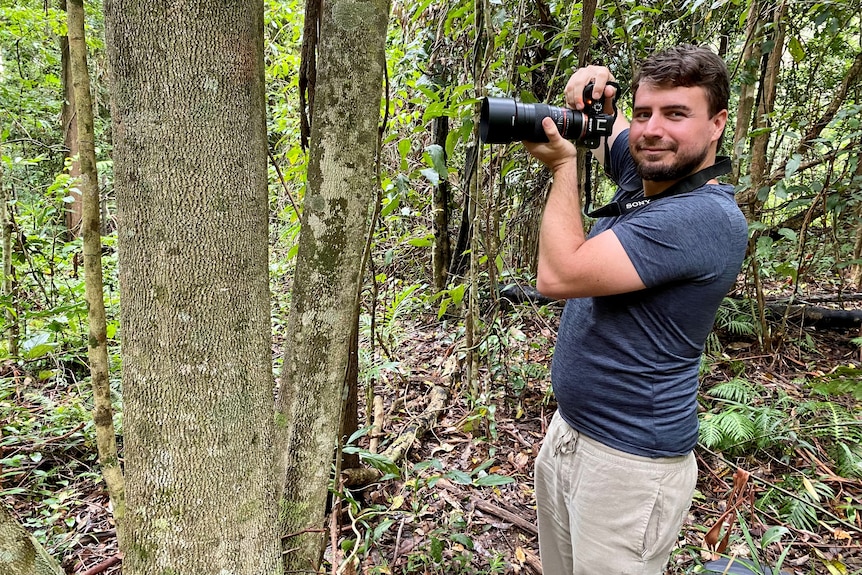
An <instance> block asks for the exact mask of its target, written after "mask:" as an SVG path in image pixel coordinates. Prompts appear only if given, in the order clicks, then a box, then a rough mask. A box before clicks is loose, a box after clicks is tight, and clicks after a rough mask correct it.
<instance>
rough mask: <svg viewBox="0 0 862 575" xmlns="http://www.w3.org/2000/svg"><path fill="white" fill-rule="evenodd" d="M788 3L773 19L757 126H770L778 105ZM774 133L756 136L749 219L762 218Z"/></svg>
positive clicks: (744, 202) (745, 205) (745, 207)
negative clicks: (768, 156)
mask: <svg viewBox="0 0 862 575" xmlns="http://www.w3.org/2000/svg"><path fill="white" fill-rule="evenodd" d="M786 14H787V3H786V1H785V2H782V4H781V6H779V7H778V8H776V9H775V11H774V16H773V22H772V28H773V33H772V41H773V46H772V50H771V51H770V52H769V56H768V57H767V61H766V71H765V73H764V75H763V80H762V82H761V86H760V103H759V105H758V107H757V117H756V119H755V128H769V127H770V125H771V123H772V120H771V116H772V113H773V111H774V109H775V94H776V90H777V87H778V74H779V72H780V71H781V56H782V54H783V52H784V32H785V28H786V18H785V16H786ZM771 136H772V134H771V131H769V130H763V133H760V134H758V135H757V136H755V137H754V139H753V141H752V144H751V186H750V187H749V188H748V189H747V190H745V191H744V192H743V193H742V195H741V197H740V198H739V200H738V202H739V204H740V208H742V212H743V213H744V214H745V217H746V218H747V219H748V221H749V222H753V221H757V220H759V219H760V209H761V207H762V206H763V200H761V199H759V195H760V188H761V187H763V185H764V183H765V181H766V176H767V173H768V170H769V166H768V161H767V150H768V147H769V141H770V138H771Z"/></svg>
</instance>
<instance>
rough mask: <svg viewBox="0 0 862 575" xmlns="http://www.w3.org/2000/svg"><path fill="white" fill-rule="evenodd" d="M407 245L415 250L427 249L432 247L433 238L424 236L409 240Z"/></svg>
mask: <svg viewBox="0 0 862 575" xmlns="http://www.w3.org/2000/svg"><path fill="white" fill-rule="evenodd" d="M407 243H408V244H410V245H411V246H414V247H417V248H427V247H428V246H431V245H434V236H425V237H424V238H410V239H409V240H407Z"/></svg>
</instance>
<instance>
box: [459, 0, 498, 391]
mask: <svg viewBox="0 0 862 575" xmlns="http://www.w3.org/2000/svg"><path fill="white" fill-rule="evenodd" d="M473 12H474V18H475V24H474V28H475V30H476V42H475V46H476V49H475V51H474V53H473V58H474V60H473V85H474V87H475V89H476V92H477V93H481V90H482V86H484V84H485V82H484V78H485V75H486V73H487V72H486V66H485V58H486V57H487V53H488V48H489V43H490V41H491V40H490V38H489V37H488V31H487V26H488V25H489V24H488V20H487V19H488V18H489V14H488V7H487V5H486V1H485V0H475V1H474V3H473ZM472 141H474V142H478V141H479V138H478V125H474V126H473V135H472ZM483 152H484V148H483V147H482V146H479V147H478V148H477V150H476V164H475V166H476V168H475V170H474V171H473V173H472V177H471V178H470V179H469V181H468V184H467V195H469V197H470V199H469V202H468V204H467V208H468V216H467V217H468V220H469V222H470V225H469V228H468V229H469V230H470V231H471V234H470V238H469V242H470V260H469V262H470V267H469V275H468V280H467V282H468V286H469V287H468V299H467V301H468V306H467V317H466V319H465V322H464V324H465V325H464V332H465V333H464V345H465V347H466V351H467V354H466V357H465V360H464V363H465V371H464V374H465V380H466V383H467V386H468V389H469V390H470V393H471V394H472V395H473V397H477V396H478V395H479V353H478V350H477V349H476V342H477V341H478V337H477V335H478V334H477V331H478V329H479V250H480V247H481V246H480V242H479V235H480V234H481V233H482V232H481V229H482V228H481V225H480V220H479V213H480V211H479V209H478V206H480V205H482V189H483V186H484V181H483V173H482V169H481V166H482V162H483V156H484V154H483ZM491 263H492V264H493V262H491Z"/></svg>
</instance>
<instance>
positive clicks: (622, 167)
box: [605, 129, 643, 192]
mask: <svg viewBox="0 0 862 575" xmlns="http://www.w3.org/2000/svg"><path fill="white" fill-rule="evenodd" d="M605 168H606V172H605V173H606V174H607V175H608V177H609V178H610V179H611V180H613V182H614V183H615V184H616V185H617V186H619V188H620V189H621V190H622V191H624V192H633V191H636V190H640V189H641V187H642V186H643V183H642V182H641V179H640V176H638V174H637V169H636V168H635V161H634V158H632V155H631V153H629V131H628V129H626V130H624V131H623V132H621V133H620V134H619V135H618V136H617V138H616V139H615V140H614V145H613V147H612V148H611V153H610V156H609V161H608V162H607V165H606V166H605Z"/></svg>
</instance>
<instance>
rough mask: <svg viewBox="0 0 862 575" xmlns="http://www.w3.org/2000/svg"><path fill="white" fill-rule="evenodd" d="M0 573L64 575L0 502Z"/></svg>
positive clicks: (10, 574) (13, 574)
mask: <svg viewBox="0 0 862 575" xmlns="http://www.w3.org/2000/svg"><path fill="white" fill-rule="evenodd" d="M0 573H2V574H3V575H64V573H63V568H62V567H60V564H59V563H57V561H56V560H55V559H54V558H53V557H51V556H50V555H49V554H48V552H47V551H45V548H44V547H42V545H41V544H40V543H39V542H38V541H36V539H35V538H34V537H33V536H32V535H30V534H29V533H28V532H27V531H26V530H25V529H24V528H23V527H22V526H21V524H20V523H18V522H17V521H16V520H15V518H14V517H12V515H11V514H10V513H9V511H7V510H6V506H5V505H3V504H2V503H0Z"/></svg>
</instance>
